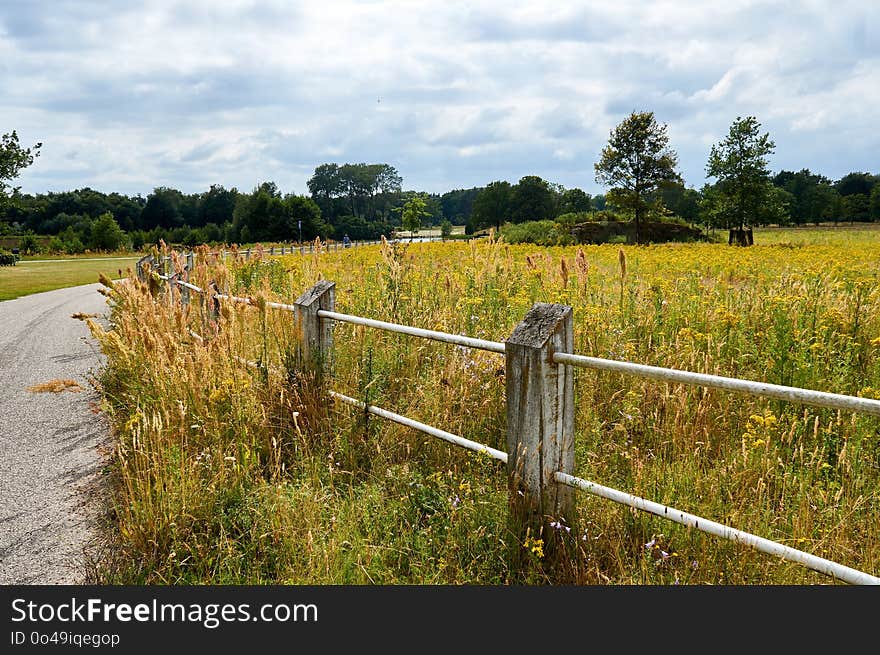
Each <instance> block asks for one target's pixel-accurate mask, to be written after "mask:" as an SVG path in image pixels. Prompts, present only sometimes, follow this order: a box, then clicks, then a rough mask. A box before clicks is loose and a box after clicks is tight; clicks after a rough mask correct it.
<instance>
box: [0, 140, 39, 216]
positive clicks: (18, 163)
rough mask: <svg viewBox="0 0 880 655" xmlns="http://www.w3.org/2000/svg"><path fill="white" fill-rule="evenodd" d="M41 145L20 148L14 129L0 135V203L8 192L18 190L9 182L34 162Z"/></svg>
mask: <svg viewBox="0 0 880 655" xmlns="http://www.w3.org/2000/svg"><path fill="white" fill-rule="evenodd" d="M42 147H43V144H42V143H37V144H35V145H33V146H31V147H30V148H22V147H21V144H20V143H19V141H18V133H17V132H16V131H15V130H12V132H10V133H9V134H4V135H3V136H2V137H0V203H2V201H3V199H4V198H6V197H8V195H10V192H11V193H12V194H14V193H15V192H16V191H17V190H18V189H16V188H13V187H11V186H10V185H9V183H10V182H11V181H12V180H14V179H15V178H17V177H18V175H19V173H21V171H22V170H23V169H25V168H27V167H28V166H30V165H31V164H33V163H34V159H36V158H37V157H39V155H40V148H42Z"/></svg>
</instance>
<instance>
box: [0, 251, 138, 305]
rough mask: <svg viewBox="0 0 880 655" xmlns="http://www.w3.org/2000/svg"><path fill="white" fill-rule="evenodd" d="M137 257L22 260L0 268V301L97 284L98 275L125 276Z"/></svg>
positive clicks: (94, 256) (95, 256)
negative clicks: (13, 264) (81, 285)
mask: <svg viewBox="0 0 880 655" xmlns="http://www.w3.org/2000/svg"><path fill="white" fill-rule="evenodd" d="M137 260H138V257H137V256H132V257H126V258H114V259H104V258H100V257H99V256H97V255H92V256H89V257H85V256H84V257H79V258H75V259H70V258H67V259H59V260H46V261H20V262H18V263H17V264H16V265H15V266H3V267H0V301H2V300H11V299H12V298H18V297H19V296H26V295H28V294H31V293H40V292H41V291H52V290H53V289H62V288H65V287H73V286H77V285H80V284H92V283H94V282H97V281H98V275H99V274H101V273H104V274H106V275H107V276H109V277H111V278H118V277H124V275H125V269H126V268H128V267H131V266H133V265H134V263H135V262H136V261H137Z"/></svg>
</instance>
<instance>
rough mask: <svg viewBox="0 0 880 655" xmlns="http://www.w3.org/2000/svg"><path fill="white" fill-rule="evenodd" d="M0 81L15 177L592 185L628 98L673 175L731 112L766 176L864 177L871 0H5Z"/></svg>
mask: <svg viewBox="0 0 880 655" xmlns="http://www.w3.org/2000/svg"><path fill="white" fill-rule="evenodd" d="M0 84H2V94H0V133H4V132H9V131H11V130H13V129H15V130H17V131H18V134H19V136H20V138H21V140H22V142H23V143H25V144H27V145H30V144H32V143H34V142H36V141H42V142H43V144H44V145H43V149H42V156H41V157H40V158H39V159H38V160H37V162H36V163H35V164H34V165H33V166H32V167H31V168H29V169H27V171H25V173H23V174H22V176H21V178H20V179H19V182H18V184H20V185H21V186H22V190H23V191H25V192H29V193H38V192H39V193H42V192H46V191H62V190H69V189H74V188H79V187H83V186H90V187H92V188H95V189H99V190H101V191H106V192H110V191H120V192H123V193H128V194H137V193H140V194H142V195H147V194H148V193H149V192H150V191H151V190H152V189H153V188H154V187H156V186H173V187H176V188H178V189H181V190H182V191H184V192H187V193H192V192H198V191H203V190H205V189H207V188H208V187H209V186H210V185H211V184H214V183H218V184H223V185H224V186H226V187H233V186H234V187H237V188H238V189H240V190H247V191H249V190H251V189H252V188H253V187H254V186H255V185H257V184H259V183H260V182H262V181H265V180H273V181H275V182H276V183H277V184H278V185H279V187H280V188H281V189H282V190H283V191H285V192H295V193H307V187H306V181H307V180H308V178H309V177H310V176H311V173H312V172H313V171H314V168H315V166H317V165H319V164H321V163H323V162H338V163H344V162H385V163H389V164H391V165H393V166H395V167H396V168H397V169H398V171H399V172H400V174H401V175H402V176H403V178H404V188H407V189H419V190H425V191H431V192H443V191H447V190H449V189H453V188H466V187H471V186H482V185H484V184H486V183H487V182H490V181H492V180H498V179H506V180H509V181H511V182H516V181H517V180H518V179H519V178H520V177H522V176H523V175H530V174H534V175H540V176H542V177H544V178H545V179H548V180H550V181H553V182H558V183H561V184H563V185H564V186H566V187H575V186H579V187H581V188H583V189H585V190H587V191H589V192H591V193H595V192H598V191H600V189H601V187H599V186H598V185H597V184H596V183H595V181H594V172H593V163H594V162H595V161H596V159H597V156H598V153H599V151H600V150H601V148H602V146H603V145H604V143H605V142H606V141H607V138H608V133H609V131H610V130H611V129H612V128H613V127H614V126H615V125H616V124H617V123H618V122H619V121H620V120H621V119H623V118H624V117H625V116H626V115H628V114H629V113H630V112H631V111H633V110H651V111H653V112H654V113H655V115H656V117H657V119H658V120H659V121H660V122H663V123H666V124H668V126H669V135H670V138H671V145H672V147H673V148H674V149H675V150H676V151H677V152H678V154H679V163H680V170H681V172H682V174H683V175H684V177H685V181H686V182H687V183H688V184H689V185H692V186H696V187H699V186H701V185H702V184H703V182H704V181H705V176H704V169H705V162H706V158H707V155H708V152H709V147H710V145H711V144H712V143H714V142H717V141H718V140H720V139H721V138H722V137H723V136H724V134H725V133H726V132H727V129H728V127H729V125H730V122H731V121H732V120H733V119H734V118H735V117H736V116H738V115H742V116H746V115H754V116H756V117H757V118H758V120H759V121H760V122H761V123H762V125H763V127H764V129H765V130H767V131H769V132H770V133H771V136H772V137H773V139H774V140H775V141H776V145H777V147H776V154H775V155H774V157H773V159H772V162H771V165H772V168H773V169H774V170H780V169H783V168H785V169H800V168H804V167H807V168H810V169H812V170H813V171H816V172H820V173H823V174H824V175H827V176H828V177H830V178H832V179H836V178H839V177H840V176H842V175H843V174H845V173H847V172H849V171H852V170H859V171H862V170H864V171H871V172H875V173H880V129H878V125H880V120H878V119H880V2H878V0H861V1H859V0H833V1H830V0H829V1H820V0H797V1H794V0H793V1H758V0H725V1H723V2H715V1H708V0H681V1H666V0H654V1H653V2H644V1H635V0H614V1H609V2H568V1H559V0H556V1H553V2H515V1H514V0H503V1H498V2H496V1H494V0H493V1H486V2H481V1H472V2H457V1H453V0H446V1H443V0H436V1H435V0H418V1H415V0H413V1H391V0H375V1H366V0H365V1H360V2H349V1H336V0H320V1H314V2H313V1H311V0H305V1H301V2H294V1H289V2H269V1H243V0H237V1H234V2H233V1H230V0H222V1H220V0H206V1H202V0H199V1H193V0H188V1H185V2H171V1H165V0H153V1H149V2H140V3H138V2H129V1H127V2H121V1H118V2H110V1H105V2H98V1H92V0H0Z"/></svg>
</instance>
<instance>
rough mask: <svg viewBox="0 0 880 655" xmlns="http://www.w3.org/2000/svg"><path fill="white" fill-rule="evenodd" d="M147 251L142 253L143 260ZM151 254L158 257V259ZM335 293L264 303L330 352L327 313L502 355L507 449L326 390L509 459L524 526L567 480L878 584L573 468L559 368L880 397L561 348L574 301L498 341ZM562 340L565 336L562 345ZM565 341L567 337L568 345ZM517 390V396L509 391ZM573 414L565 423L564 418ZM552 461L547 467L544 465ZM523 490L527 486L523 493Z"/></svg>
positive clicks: (819, 398)
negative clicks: (303, 326) (345, 303)
mask: <svg viewBox="0 0 880 655" xmlns="http://www.w3.org/2000/svg"><path fill="white" fill-rule="evenodd" d="M146 259H147V258H144V260H142V262H143V261H146ZM147 263H148V264H151V265H155V262H153V261H152V259H151V260H150V261H149V262H147ZM139 264H140V262H139ZM139 268H140V266H139ZM139 273H140V271H139ZM159 277H160V278H161V279H162V280H165V281H167V282H169V283H170V282H174V283H175V284H176V285H180V286H183V287H186V288H187V289H189V290H191V291H195V292H197V293H200V294H203V297H205V296H208V297H211V298H213V299H214V300H213V302H216V301H217V300H224V301H227V302H233V303H240V304H247V305H252V304H253V303H252V302H251V301H250V299H248V298H243V297H237V296H233V295H229V294H221V293H217V292H216V291H208V292H206V291H205V290H204V289H201V288H199V287H197V286H195V285H193V284H190V283H188V282H185V281H182V280H179V279H177V278H176V276H174V275H161V274H160V275H159ZM334 302H335V296H334V292H333V283H328V282H326V281H324V282H322V283H321V284H319V285H317V286H316V287H314V288H313V289H311V290H309V291H307V292H306V293H304V294H303V295H302V296H300V298H299V299H298V300H297V302H296V303H294V304H284V303H275V302H269V303H266V305H267V306H268V307H271V308H273V309H279V310H283V311H289V312H294V313H296V314H297V317H298V319H299V320H300V321H301V322H309V321H310V322H312V323H313V325H311V326H310V328H309V330H310V331H309V333H310V334H313V335H316V337H315V339H316V341H315V342H314V343H312V344H311V347H312V348H317V349H318V350H322V351H326V352H325V353H324V354H328V353H331V352H332V347H333V346H332V331H331V330H329V329H327V324H326V322H329V321H339V322H345V323H351V324H354V325H362V326H365V327H370V328H375V329H380V330H385V331H388V332H394V333H398V334H405V335H409V336H413V337H417V338H423V339H431V340H434V341H440V342H443V343H449V344H455V345H458V346H464V347H468V348H476V349H481V350H487V351H489V352H494V353H498V354H504V355H505V358H506V363H507V366H506V378H507V389H508V399H507V402H508V435H507V436H508V439H507V441H508V452H503V451H500V450H497V449H495V448H491V447H490V446H487V445H485V444H480V443H477V442H475V441H471V440H469V439H465V438H464V437H461V436H459V435H455V434H452V433H450V432H446V431H444V430H441V429H439V428H436V427H433V426H430V425H427V424H425V423H421V422H419V421H416V420H414V419H411V418H408V417H406V416H402V415H400V414H396V413H394V412H391V411H389V410H387V409H382V408H380V407H375V406H373V405H367V404H365V403H364V402H362V401H360V400H357V399H355V398H352V397H350V396H346V395H344V394H341V393H339V392H336V391H328V392H327V393H328V395H329V396H330V397H331V398H334V399H335V400H337V401H339V402H342V403H345V404H348V405H352V406H355V407H358V408H360V409H363V410H364V411H366V412H368V413H370V414H373V415H376V416H379V417H381V418H384V419H387V420H390V421H393V422H396V423H398V424H401V425H404V426H407V427H410V428H412V429H415V430H418V431H420V432H423V433H425V434H428V435H431V436H433V437H436V438H439V439H443V440H445V441H447V442H449V443H452V444H454V445H456V446H459V447H462V448H466V449H468V450H471V451H474V452H477V453H481V454H484V455H488V456H489V457H491V458H493V459H496V460H498V461H501V462H504V463H505V464H507V468H508V476H509V478H510V480H511V482H512V485H511V512H512V513H514V512H516V511H519V512H520V513H521V514H522V513H523V512H524V515H525V519H524V521H523V522H522V523H521V525H520V528H527V529H529V530H533V529H535V528H537V529H542V528H543V527H544V526H545V525H546V523H547V522H548V521H549V520H550V519H551V518H554V517H556V518H557V519H558V518H559V517H560V516H563V517H564V516H566V515H568V516H573V500H571V501H569V500H566V497H565V496H564V495H562V494H561V492H560V491H559V489H560V488H561V487H569V488H574V489H578V490H581V491H585V492H587V493H590V494H593V495H596V496H599V497H602V498H605V499H607V500H611V501H613V502H616V503H620V504H623V505H626V506H629V507H632V508H635V509H638V510H641V511H644V512H648V513H651V514H654V515H656V516H659V517H661V518H664V519H667V520H670V521H674V522H676V523H679V524H682V525H686V526H688V527H690V528H693V529H695V530H699V531H702V532H706V533H708V534H712V535H715V536H717V537H721V538H723V539H727V540H730V541H734V542H736V543H740V544H743V545H747V546H750V547H752V548H755V549H756V550H758V551H760V552H764V553H767V554H769V555H773V556H776V557H779V558H781V559H783V560H786V561H790V562H794V563H797V564H800V565H802V566H805V567H807V568H810V569H812V570H815V571H818V572H820V573H823V574H825V575H828V576H831V577H832V578H835V579H837V580H840V581H843V582H847V583H849V584H872V585H875V584H880V578H878V577H876V576H874V575H871V574H869V573H866V572H863V571H859V570H857V569H853V568H851V567H848V566H844V565H842V564H839V563H836V562H832V561H830V560H827V559H823V558H821V557H817V556H815V555H812V554H810V553H806V552H804V551H800V550H797V549H794V548H791V547H789V546H785V545H784V544H780V543H777V542H774V541H771V540H768V539H765V538H763V537H759V536H756V535H754V534H750V533H748V532H743V531H742V530H738V529H735V528H732V527H729V526H726V525H723V524H720V523H717V522H715V521H711V520H709V519H705V518H702V517H699V516H695V515H693V514H689V513H687V512H683V511H681V510H678V509H675V508H672V507H668V506H666V505H662V504H660V503H656V502H654V501H650V500H646V499H644V498H640V497H638V496H635V495H632V494H629V493H626V492H623V491H619V490H617V489H612V488H611V487H605V486H603V485H600V484H598V483H595V482H591V481H589V480H584V479H582V478H578V477H575V476H574V475H572V472H573V468H574V466H573V464H574V462H573V450H574V448H573V413H574V410H573V407H572V405H573V394H572V393H571V392H570V390H569V391H566V385H568V386H569V387H570V385H571V376H570V375H565V374H564V373H563V374H562V375H560V369H561V370H563V371H564V370H565V369H566V368H567V367H580V368H590V369H595V370H601V371H612V372H616V373H623V374H628V375H635V376H638V377H642V378H647V379H652V380H658V381H662V382H672V383H679V384H689V385H697V386H702V387H710V388H716V389H723V390H727V391H734V392H741V393H747V394H751V395H755V396H760V397H764V398H772V399H776V400H785V401H790V402H797V403H803V404H807V405H814V406H818V407H828V408H834V409H840V410H846V411H854V412H862V413H867V414H872V415H875V416H880V401H877V400H873V399H869V398H859V397H855V396H846V395H842V394H834V393H827V392H821V391H814V390H811V389H801V388H798V387H786V386H781V385H775V384H767V383H763V382H755V381H750V380H742V379H739V378H727V377H721V376H716V375H707V374H703V373H693V372H689V371H681V370H677V369H671V368H663V367H658V366H646V365H643V364H636V363H632V362H623V361H616V360H609V359H602V358H597V357H587V356H584V355H576V354H574V353H571V352H564V350H568V349H570V342H571V334H570V332H571V308H569V307H563V306H561V305H544V304H542V303H539V304H537V305H536V306H535V307H533V308H532V310H531V311H530V312H529V314H528V315H527V316H526V317H525V319H524V320H523V322H521V323H520V324H519V325H518V326H517V328H516V330H514V333H513V334H512V335H511V338H509V339H508V340H507V341H505V342H498V341H487V340H484V339H476V338H473V337H467V336H463V335H458V334H450V333H446V332H440V331H436V330H426V329H422V328H417V327H412V326H408V325H399V324H396V323H389V322H386V321H379V320H375V319H370V318H365V317H362V316H353V315H349V314H342V313H339V312H336V311H335V310H334ZM192 334H193V336H194V337H197V338H198V339H203V337H201V336H200V335H198V334H196V333H192ZM554 340H555V341H554ZM560 344H562V347H561V348H560V347H559V346H560ZM566 344H568V345H569V347H566ZM523 353H525V354H523ZM529 358H531V359H529ZM236 359H237V360H238V361H240V362H241V363H244V364H246V365H248V366H251V367H259V364H258V363H257V362H251V361H249V360H246V359H244V358H241V357H236ZM313 361H325V359H324V358H316V359H315V360H313ZM523 362H528V363H529V365H526V366H523ZM513 395H517V396H518V397H516V398H513V397H511V396H513ZM512 406H515V407H512ZM522 408H525V409H526V410H527V411H526V415H525V416H523V412H522V411H521V410H522ZM530 408H531V409H535V410H537V413H540V414H543V413H544V410H547V409H548V408H549V409H550V410H553V411H550V412H549V414H550V415H552V416H553V417H555V418H554V420H557V423H556V424H554V423H552V422H551V423H548V424H539V423H535V422H534V420H533V417H532V416H530V415H529V414H528V410H529V409H530ZM566 416H567V417H568V421H569V423H568V424H565V423H564V417H566ZM559 417H563V423H562V424H560V423H558V420H559ZM554 430H555V431H554ZM554 449H555V450H554ZM551 451H553V455H554V456H553V457H548V453H550V452H551ZM552 462H563V463H564V464H566V465H565V466H563V467H562V468H563V469H564V470H556V468H555V467H553V466H552ZM548 464H549V465H550V468H547V467H548ZM536 467H537V468H536ZM548 493H549V494H552V499H553V502H554V503H555V506H554V509H556V510H561V511H562V513H561V514H560V513H558V512H557V513H555V514H549V515H548V513H547V512H546V511H545V510H546V509H547V502H548V501H547V498H548ZM517 496H522V499H520V498H517ZM538 512H540V513H538ZM536 520H537V524H536ZM533 534H534V532H533Z"/></svg>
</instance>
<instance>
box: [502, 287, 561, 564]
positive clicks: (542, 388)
mask: <svg viewBox="0 0 880 655" xmlns="http://www.w3.org/2000/svg"><path fill="white" fill-rule="evenodd" d="M573 349H574V331H573V327H572V309H571V307H568V306H566V305H557V304H548V303H536V304H535V305H534V306H533V307H532V308H531V309H530V310H529V312H528V313H527V314H526V316H525V318H523V320H522V321H521V322H520V323H519V324H518V325H517V326H516V327H515V328H514V330H513V333H512V334H511V335H510V338H508V339H507V341H506V343H505V360H506V371H505V384H506V390H507V454H508V462H507V475H508V488H509V492H510V514H509V527H510V528H511V530H513V531H514V534H517V535H519V536H520V537H521V538H520V541H519V543H518V544H516V545H515V546H514V548H515V549H516V550H515V552H517V553H520V555H517V556H515V558H514V559H515V560H518V559H520V558H521V556H522V553H524V552H525V551H526V549H524V548H523V544H524V543H525V539H526V538H527V537H530V538H531V539H542V540H543V548H544V551H545V555H546V556H547V557H548V558H553V556H554V555H555V553H556V552H557V551H558V550H559V548H558V546H559V544H560V543H561V541H560V539H559V537H562V536H564V535H563V532H565V533H566V534H568V532H567V531H565V530H564V528H551V527H550V523H551V522H560V523H561V524H562V525H563V526H565V525H567V526H568V527H569V528H570V527H571V526H572V525H573V523H574V520H575V495H574V490H573V489H571V488H570V487H567V486H565V485H560V484H557V483H556V481H555V479H554V473H555V472H556V471H562V472H563V473H569V474H572V473H573V472H574V375H573V370H572V369H571V367H568V366H565V365H564V364H555V363H553V360H552V357H553V353H554V352H565V353H570V352H572V350H573ZM556 525H559V523H557V524H556Z"/></svg>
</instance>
